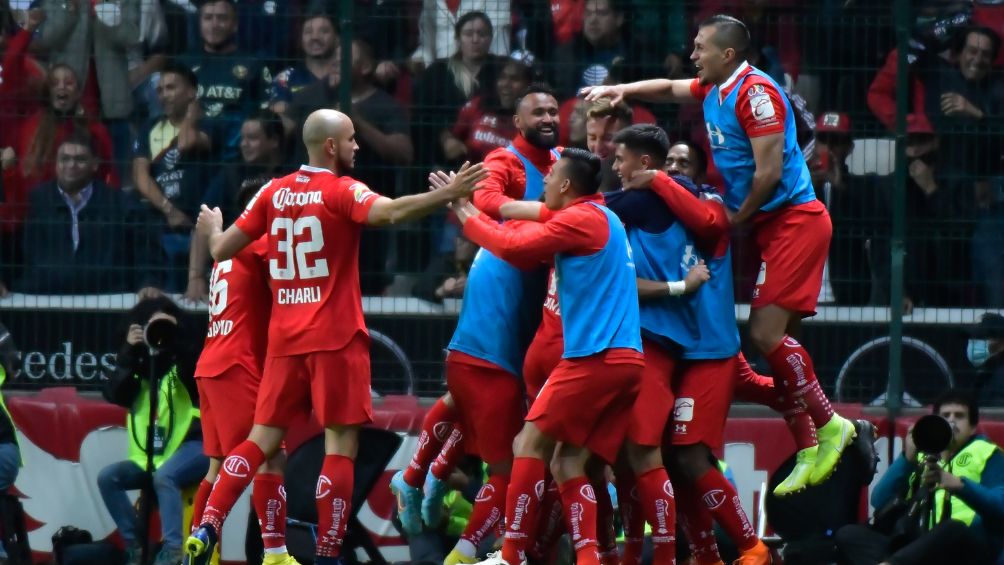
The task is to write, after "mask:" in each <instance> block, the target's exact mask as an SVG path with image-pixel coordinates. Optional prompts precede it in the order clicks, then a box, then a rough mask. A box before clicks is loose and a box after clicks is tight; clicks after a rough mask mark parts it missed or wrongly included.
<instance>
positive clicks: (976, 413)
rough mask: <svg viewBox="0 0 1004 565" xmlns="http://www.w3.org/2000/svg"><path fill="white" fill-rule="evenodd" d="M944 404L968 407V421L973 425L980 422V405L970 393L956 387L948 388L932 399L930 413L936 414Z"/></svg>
mask: <svg viewBox="0 0 1004 565" xmlns="http://www.w3.org/2000/svg"><path fill="white" fill-rule="evenodd" d="M946 404H961V405H963V406H965V407H966V408H968V409H969V423H970V424H971V425H973V426H975V425H976V424H979V423H980V406H979V404H977V403H976V398H975V397H974V396H973V395H972V393H969V392H966V391H964V390H961V389H957V388H950V389H948V390H946V391H945V392H944V393H942V395H941V396H939V397H938V399H937V400H935V401H934V407H933V409H932V410H931V412H932V413H934V414H937V413H938V412H940V411H941V407H942V406H944V405H946Z"/></svg>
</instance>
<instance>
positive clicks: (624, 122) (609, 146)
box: [586, 98, 634, 192]
mask: <svg viewBox="0 0 1004 565" xmlns="http://www.w3.org/2000/svg"><path fill="white" fill-rule="evenodd" d="M633 117H634V112H633V111H632V110H631V108H630V107H629V106H628V105H627V104H624V103H623V102H622V103H619V104H617V105H616V106H615V105H611V104H610V100H609V99H607V98H600V99H598V100H595V101H594V102H592V103H591V104H590V106H589V109H588V110H586V148H587V149H589V152H590V153H592V154H594V155H596V156H597V157H599V158H600V159H601V160H602V168H601V170H600V174H601V175H602V176H603V179H602V180H601V181H600V191H602V192H608V191H610V190H614V189H615V188H617V187H618V186H620V179H619V178H618V177H617V173H616V172H614V170H613V163H614V150H615V149H616V148H617V144H616V143H614V136H615V135H617V132H619V131H620V130H622V129H624V128H626V127H628V126H629V125H631V122H632V118H633Z"/></svg>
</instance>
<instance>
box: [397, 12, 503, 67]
mask: <svg viewBox="0 0 1004 565" xmlns="http://www.w3.org/2000/svg"><path fill="white" fill-rule="evenodd" d="M470 14H480V15H481V17H483V18H484V22H485V24H486V25H485V26H477V27H474V28H469V29H467V30H461V29H460V28H461V27H463V26H462V24H461V21H467V20H465V18H466V17H467V16H468V15H470ZM511 25H512V8H511V6H510V0H423V1H422V14H421V16H420V17H419V21H418V33H419V36H418V37H419V39H418V49H416V50H415V53H414V54H412V56H411V58H412V63H413V66H418V67H419V68H421V67H423V66H424V67H429V66H431V65H432V64H433V62H435V61H440V60H443V59H449V58H452V57H454V56H455V54H456V53H458V52H460V51H463V49H464V47H463V43H464V41H465V40H466V41H471V40H473V39H475V38H468V37H464V34H467V36H471V35H476V36H477V38H476V39H477V41H478V42H479V43H480V42H486V45H485V52H486V53H488V52H491V53H493V54H495V55H499V56H508V55H509V39H510V37H509V34H510V27H511ZM475 74H477V73H475Z"/></svg>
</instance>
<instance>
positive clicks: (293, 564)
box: [261, 552, 300, 565]
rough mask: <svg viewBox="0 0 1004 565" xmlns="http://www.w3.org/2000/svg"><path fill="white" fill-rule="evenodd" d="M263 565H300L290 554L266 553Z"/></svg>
mask: <svg viewBox="0 0 1004 565" xmlns="http://www.w3.org/2000/svg"><path fill="white" fill-rule="evenodd" d="M261 565H300V562H299V561H297V560H296V559H294V558H293V556H292V555H290V554H289V553H285V552H284V553H266V554H265V559H264V560H263V561H262V562H261Z"/></svg>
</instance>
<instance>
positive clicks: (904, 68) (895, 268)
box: [886, 0, 910, 419]
mask: <svg viewBox="0 0 1004 565" xmlns="http://www.w3.org/2000/svg"><path fill="white" fill-rule="evenodd" d="M895 25H896V50H897V55H898V59H897V62H896V174H895V177H894V179H893V199H892V202H893V206H892V237H891V239H890V245H889V248H890V254H891V257H890V260H891V261H892V264H891V265H890V270H889V272H890V277H889V279H890V280H889V283H890V289H889V313H890V320H889V338H890V341H889V394H888V397H887V398H886V408H887V409H888V412H889V418H890V419H891V418H895V417H896V416H898V415H899V413H900V411H901V410H902V409H903V257H904V256H905V255H906V250H905V248H904V245H903V232H904V225H905V211H904V206H905V202H906V175H907V170H906V167H907V164H906V113H907V103H908V99H909V95H910V94H909V81H908V80H907V78H908V76H909V69H908V64H907V57H906V56H907V50H908V41H909V39H910V6H909V3H908V0H896V22H895Z"/></svg>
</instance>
